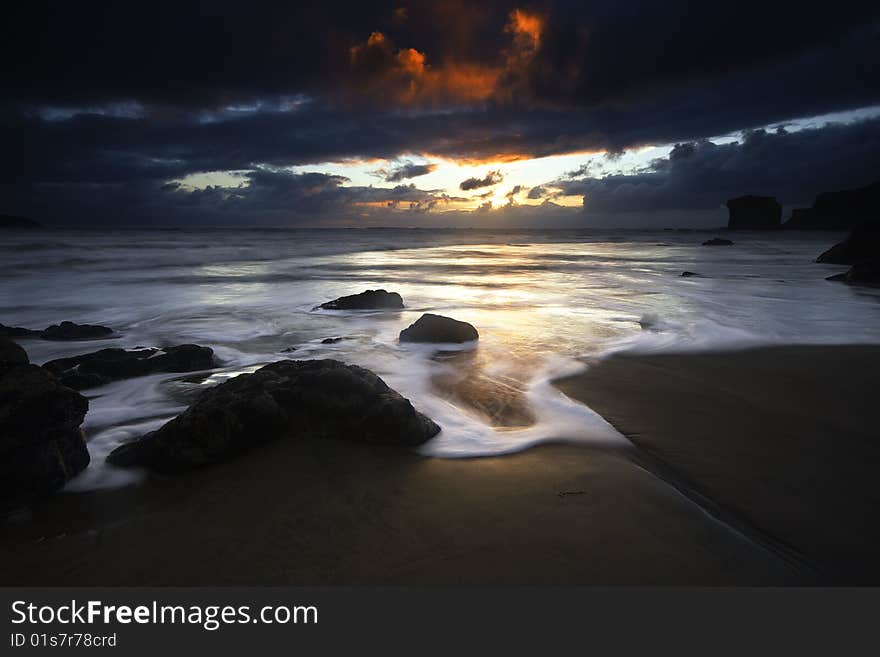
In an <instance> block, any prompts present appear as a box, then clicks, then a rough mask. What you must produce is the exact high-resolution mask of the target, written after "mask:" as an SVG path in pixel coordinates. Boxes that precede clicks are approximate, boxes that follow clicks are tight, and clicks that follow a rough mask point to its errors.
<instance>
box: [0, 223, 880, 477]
mask: <svg viewBox="0 0 880 657" xmlns="http://www.w3.org/2000/svg"><path fill="white" fill-rule="evenodd" d="M714 235H715V234H714V233H711V232H706V231H669V230H658V231H631V230H627V231H624V230H617V231H614V230H581V231H556V230H544V231H541V230H531V231H519V230H517V231H502V230H498V231H487V230H427V229H421V230H420V229H348V230H346V229H327V230H282V229H253V230H220V229H217V230H103V231H102V230H87V231H60V230H58V231H56V230H45V231H42V230H41V231H31V232H15V233H7V234H3V235H0V252H2V258H0V322H2V323H4V324H6V325H13V326H24V327H28V328H44V327H46V326H48V325H49V324H52V323H57V322H60V321H62V320H71V321H75V322H78V323H91V324H104V325H107V326H110V327H112V328H114V329H115V330H116V331H117V332H118V333H119V336H120V337H117V338H113V339H110V340H101V341H93V342H46V341H40V340H24V341H22V346H24V347H25V349H26V350H27V351H28V353H29V355H30V358H31V361H32V362H35V363H39V364H41V363H44V362H46V361H48V360H51V359H54V358H59V357H62V356H70V355H74V354H80V353H86V352H89V351H93V350H95V349H99V348H103V347H109V346H114V347H137V346H169V345H174V344H183V343H196V344H200V345H205V346H209V347H212V348H213V349H214V350H215V354H216V356H217V357H218V358H219V359H220V361H221V362H222V366H220V367H218V368H216V369H215V370H213V371H211V372H208V373H203V374H199V375H197V374H184V375H182V374H164V375H155V376H148V377H143V378H139V379H132V380H127V381H120V382H116V383H112V384H110V385H107V386H103V387H100V388H95V389H92V390H88V391H86V394H87V396H88V397H89V398H90V410H89V413H88V415H87V417H86V420H85V424H84V429H85V431H86V433H87V435H88V437H89V450H90V452H91V454H92V465H90V466H89V468H88V469H87V470H86V471H85V472H84V473H82V474H81V475H80V476H78V477H77V478H75V479H74V480H73V481H71V482H70V483H69V484H68V489H69V490H83V489H90V488H100V487H109V486H119V485H126V484H129V483H131V482H133V481H136V479H137V477H138V476H139V475H138V474H137V473H133V472H131V471H123V470H118V469H116V468H113V467H111V466H108V465H106V464H105V463H104V458H103V457H104V456H105V455H106V454H107V453H108V452H109V451H110V450H111V449H113V448H114V447H115V446H117V445H119V444H121V443H122V442H125V441H128V440H133V439H136V438H137V437H138V436H140V435H142V434H143V433H145V432H147V431H150V430H152V429H155V428H157V427H158V426H161V424H162V423H164V422H165V421H167V420H168V419H170V418H171V417H173V416H174V415H176V414H178V413H179V412H180V411H181V410H183V409H184V408H185V407H186V406H187V405H188V404H189V403H190V402H191V401H192V400H193V399H194V398H195V396H197V394H198V393H199V391H201V390H203V389H204V388H205V387H206V386H210V385H214V384H216V383H218V382H220V381H222V380H224V379H227V378H229V377H231V376H235V375H237V374H240V373H243V372H250V371H253V370H255V369H256V368H258V367H259V366H261V365H262V364H265V363H268V362H271V361H274V360H279V359H283V358H298V359H301V358H309V359H311V358H336V359H339V360H342V361H345V362H347V363H354V364H358V365H362V366H364V367H367V368H369V369H371V370H373V371H374V372H376V373H377V374H379V375H380V376H381V377H382V378H383V379H385V381H386V382H387V383H388V384H389V385H390V386H392V387H393V388H395V389H397V390H398V391H399V392H400V393H401V394H403V395H404V396H406V397H408V398H409V399H411V400H412V402H413V403H414V405H415V406H416V407H417V408H418V409H419V410H421V411H423V412H424V413H426V414H427V415H429V416H430V417H432V418H433V419H434V420H435V421H436V422H437V423H438V424H439V425H440V426H441V427H442V431H441V433H440V434H439V435H438V436H437V437H436V438H434V439H433V440H431V441H430V442H429V443H427V444H426V445H425V446H424V447H423V448H422V450H423V451H424V453H426V454H430V455H434V456H441V457H463V456H481V455H488V454H501V453H506V452H512V451H517V450H521V449H523V448H525V447H528V446H530V445H534V444H536V443H540V442H543V441H548V440H554V439H566V440H573V441H583V442H592V443H611V444H613V443H615V442H616V441H622V440H623V438H622V436H620V435H619V434H618V433H617V432H616V431H615V430H614V429H613V428H612V427H611V426H610V425H608V424H607V423H606V422H605V421H604V420H603V419H602V418H601V417H599V416H598V415H596V414H595V413H594V412H593V411H591V410H590V409H588V408H586V407H585V406H583V405H581V404H579V403H576V402H574V401H572V400H570V399H568V398H567V397H565V396H564V395H563V394H562V393H561V392H559V391H558V390H556V389H555V388H554V387H553V386H552V385H551V383H550V382H551V381H552V380H553V379H555V378H558V377H560V376H564V375H566V374H573V373H575V372H577V371H580V370H581V369H583V368H584V367H586V366H588V363H589V362H590V361H591V360H592V359H596V358H601V357H603V356H604V355H607V354H610V353H613V352H616V351H622V350H630V351H653V352H656V351H666V352H676V351H689V350H719V349H732V348H739V347H746V346H753V345H765V344H803V343H809V344H812V343H825V344H849V343H880V290H876V289H870V288H857V287H849V286H847V285H844V284H841V283H833V282H828V281H826V280H825V277H826V276H829V275H831V274H833V273H837V272H839V271H842V270H844V269H845V268H843V267H839V266H832V265H820V264H816V263H815V262H814V261H815V258H816V256H817V255H818V254H819V253H821V252H822V251H823V250H825V249H826V248H828V247H829V246H830V245H831V244H833V243H834V242H836V241H839V240H840V239H842V238H843V235H840V234H834V233H793V232H778V233H777V232H774V233H748V232H746V233H733V234H730V235H726V236H727V237H731V238H732V239H733V240H734V241H735V245H734V246H731V247H704V246H701V243H702V241H703V240H705V239H708V238H709V237H713V236H714ZM685 270H687V271H692V272H696V273H698V274H699V276H695V277H687V278H683V277H681V273H682V272H683V271H685ZM375 288H384V289H387V290H389V291H396V292H399V293H400V294H401V295H402V296H403V298H404V302H405V304H406V309H405V310H403V311H399V312H388V311H383V312H371V311H360V312H354V311H353V312H343V311H323V310H321V311H315V310H314V308H315V306H317V305H318V304H320V303H323V302H325V301H329V300H331V299H334V298H336V297H339V296H342V295H347V294H354V293H358V292H361V291H363V290H366V289H375ZM424 312H433V313H438V314H442V315H448V316H450V317H454V318H456V319H460V320H465V321H468V322H470V323H472V324H473V325H474V326H475V327H476V328H477V329H478V331H479V332H480V340H479V343H478V344H477V345H476V347H474V346H473V345H465V346H463V347H457V348H444V349H442V350H441V351H439V352H438V350H437V349H435V348H433V347H430V346H425V345H411V344H399V343H398V342H397V335H398V333H399V331H400V330H401V329H403V328H405V327H406V326H408V325H409V324H411V323H412V322H414V321H415V320H416V319H417V318H418V317H419V316H420V315H421V314H422V313H424ZM328 337H330V338H343V339H342V340H340V341H338V342H336V343H334V344H323V343H322V340H324V339H325V338H328ZM290 348H294V349H293V351H287V350H289V349H290Z"/></svg>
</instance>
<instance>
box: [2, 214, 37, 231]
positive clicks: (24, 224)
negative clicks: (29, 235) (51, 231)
mask: <svg viewBox="0 0 880 657" xmlns="http://www.w3.org/2000/svg"><path fill="white" fill-rule="evenodd" d="M34 228H43V225H42V224H40V223H38V222H36V221H34V220H33V219H29V218H28V217H18V216H15V215H12V214H0V230H7V229H8V230H33V229H34Z"/></svg>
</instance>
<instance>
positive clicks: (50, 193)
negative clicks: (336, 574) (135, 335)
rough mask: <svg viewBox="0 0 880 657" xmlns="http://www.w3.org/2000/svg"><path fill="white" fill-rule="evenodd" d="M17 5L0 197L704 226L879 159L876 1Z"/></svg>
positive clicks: (844, 182)
mask: <svg viewBox="0 0 880 657" xmlns="http://www.w3.org/2000/svg"><path fill="white" fill-rule="evenodd" d="M814 4H815V3H802V2H797V3H795V2H772V3H767V2H760V3H758V2H751V1H750V0H744V1H741V2H736V3H725V2H719V3H694V2H682V1H680V0H667V1H666V2H662V3H660V2H656V1H650V2H648V1H629V2H628V1H626V0H617V1H614V2H612V1H606V0H595V1H592V2H567V1H562V0H556V1H553V0H545V1H540V2H534V3H526V2H507V1H499V2H472V1H471V2H465V1H463V0H442V1H431V0H423V1H418V2H402V1H399V0H398V1H396V2H370V1H366V0H362V1H359V2H348V1H347V0H340V1H338V2H333V3H329V2H328V3H320V4H311V3H310V4H307V5H303V4H302V3H293V2H288V3H279V2H271V3H263V2H260V1H258V0H255V1H252V2H247V3H242V2H240V1H239V2H226V1H225V0H215V1H214V2H174V3H166V2H162V1H157V2H151V3H118V2H88V3H51V6H50V4H49V3H36V2H34V3H17V6H16V7H14V8H12V9H10V10H9V11H10V18H9V20H7V21H6V24H5V25H4V27H3V28H2V29H3V30H4V38H3V40H2V45H0V48H2V49H3V50H4V52H3V58H4V62H5V66H4V73H3V84H2V85H0V113H2V117H3V121H2V128H0V130H2V136H3V143H4V145H5V148H4V151H5V155H6V157H5V158H3V165H2V170H0V213H5V214H19V215H25V216H30V217H32V218H34V219H37V220H39V221H43V222H44V223H47V224H52V225H60V226H91V225H99V226H108V225H109V226H115V225H119V226H128V225H131V226H157V227H159V226H291V227H298V226H304V227H311V226H328V227H329V226H426V227H430V226H467V227H493V228H494V227H504V226H511V227H590V226H602V227H605V226H627V227H660V226H663V227H666V226H689V225H693V226H716V225H720V224H723V223H724V222H725V221H726V210H725V209H724V207H723V203H724V201H725V200H726V199H728V198H731V197H734V196H739V195H742V194H766V195H771V196H776V197H777V198H778V199H779V200H780V202H781V203H783V205H785V206H786V207H788V208H790V207H796V206H804V205H809V204H810V203H812V200H813V198H814V197H815V195H816V194H818V193H819V192H822V191H828V190H833V189H842V188H849V187H856V186H860V185H864V184H867V183H870V182H873V181H874V180H877V179H880V155H878V154H880V65H878V62H880V5H878V4H877V3H864V2H859V3H850V2H846V1H840V2H836V3H834V4H833V5H830V4H827V3H826V4H823V5H821V6H820V5H816V6H812V5H814Z"/></svg>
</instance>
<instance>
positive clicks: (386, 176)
mask: <svg viewBox="0 0 880 657" xmlns="http://www.w3.org/2000/svg"><path fill="white" fill-rule="evenodd" d="M436 168H437V165H436V164H415V163H414V162H405V163H403V164H401V165H400V166H397V167H393V168H391V169H389V170H382V171H381V174H382V176H383V180H385V182H400V181H401V180H409V179H410V178H418V177H419V176H426V175H428V174H429V173H431V172H432V171H434V170H435V169H436Z"/></svg>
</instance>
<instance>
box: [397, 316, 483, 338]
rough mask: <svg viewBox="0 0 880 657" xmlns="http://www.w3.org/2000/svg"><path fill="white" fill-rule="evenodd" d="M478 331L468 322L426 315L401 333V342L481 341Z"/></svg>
mask: <svg viewBox="0 0 880 657" xmlns="http://www.w3.org/2000/svg"><path fill="white" fill-rule="evenodd" d="M479 337H480V334H479V333H477V329H475V328H474V327H473V326H471V325H470V324H468V323H467V322H460V321H458V320H457V319H451V318H450V317H444V316H443V315H432V314H431V313H425V314H424V315H422V316H421V317H419V319H418V320H416V322H415V323H414V324H411V325H410V326H409V327H407V328H405V329H403V330H402V331H401V332H400V341H401V342H438V343H458V342H470V341H471V340H477V339H479Z"/></svg>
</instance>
